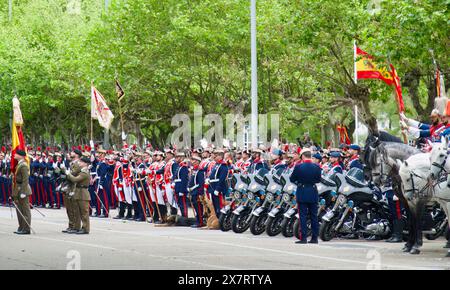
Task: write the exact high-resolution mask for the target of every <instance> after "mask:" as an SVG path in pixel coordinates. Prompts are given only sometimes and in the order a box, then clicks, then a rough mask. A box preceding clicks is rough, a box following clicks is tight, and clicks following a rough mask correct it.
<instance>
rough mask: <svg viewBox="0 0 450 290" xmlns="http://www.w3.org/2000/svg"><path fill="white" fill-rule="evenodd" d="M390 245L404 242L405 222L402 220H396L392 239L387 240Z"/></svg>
mask: <svg viewBox="0 0 450 290" xmlns="http://www.w3.org/2000/svg"><path fill="white" fill-rule="evenodd" d="M386 242H388V243H401V242H403V222H402V221H401V220H394V228H393V229H392V237H391V238H390V239H388V240H386Z"/></svg>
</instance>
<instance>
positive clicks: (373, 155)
mask: <svg viewBox="0 0 450 290" xmlns="http://www.w3.org/2000/svg"><path fill="white" fill-rule="evenodd" d="M370 150H371V152H370V154H369V157H368V160H367V163H366V164H367V166H368V167H369V168H370V170H371V175H372V181H373V182H374V183H375V184H376V185H381V184H382V183H383V182H384V181H385V180H386V178H388V176H389V174H390V172H391V169H392V166H391V163H392V160H390V158H389V156H388V152H387V150H386V148H385V147H384V145H383V144H376V147H373V146H370Z"/></svg>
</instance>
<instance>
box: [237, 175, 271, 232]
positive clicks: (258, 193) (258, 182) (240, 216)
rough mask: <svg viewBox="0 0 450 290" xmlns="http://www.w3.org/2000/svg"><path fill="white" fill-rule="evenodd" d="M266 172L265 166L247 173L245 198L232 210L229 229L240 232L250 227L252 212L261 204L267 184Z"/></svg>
mask: <svg viewBox="0 0 450 290" xmlns="http://www.w3.org/2000/svg"><path fill="white" fill-rule="evenodd" d="M268 172H269V171H268V170H267V169H266V168H261V169H260V170H258V172H256V173H250V174H248V178H249V183H248V184H249V185H248V188H247V198H246V200H245V201H244V202H242V204H240V205H239V206H238V207H237V208H236V209H235V210H234V211H233V216H232V218H231V229H232V230H233V232H235V233H237V234H240V233H243V232H245V231H246V230H248V228H249V227H250V221H251V219H252V212H253V211H254V210H255V209H257V208H258V207H259V206H261V204H262V202H261V201H262V198H263V197H262V196H263V193H264V192H265V190H266V187H267V185H268V182H267V179H266V178H265V176H266V175H267V173H268Z"/></svg>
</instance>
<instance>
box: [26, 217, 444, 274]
mask: <svg viewBox="0 0 450 290" xmlns="http://www.w3.org/2000/svg"><path fill="white" fill-rule="evenodd" d="M37 221H38V222H40V223H44V224H53V225H61V224H60V223H55V222H49V221H44V220H40V219H39V220H37ZM114 224H117V223H114ZM136 225H138V224H136ZM93 229H95V230H96V231H101V232H110V233H119V234H124V235H135V236H145V237H153V238H154V237H159V238H165V239H167V238H172V239H177V240H184V241H192V242H201V243H208V244H211V243H213V244H217V245H222V246H230V247H239V248H244V249H253V250H257V251H263V252H266V253H267V252H272V253H275V254H283V255H288V256H292V255H294V256H302V257H307V258H314V259H323V260H329V261H335V262H341V263H353V264H359V265H367V263H368V261H361V260H351V259H341V258H334V257H329V256H321V255H313V254H304V253H298V252H291V251H283V250H277V249H271V248H265V247H256V246H246V245H240V244H236V243H227V242H220V241H214V240H205V239H194V238H184V237H176V236H170V235H167V234H163V235H161V234H160V235H154V234H152V233H149V232H128V231H120V230H112V229H99V228H95V227H93ZM183 233H184V232H183ZM186 233H187V232H186ZM214 236H219V235H214ZM238 237H239V238H240V239H243V238H244V237H243V236H236V238H238ZM34 238H38V239H49V240H52V241H55V242H64V243H76V244H79V245H84V246H90V247H100V248H104V249H110V250H111V249H113V250H117V251H121V252H128V253H130V252H131V253H135V254H139V255H147V256H149V257H157V258H164V259H167V258H172V257H174V256H155V255H148V254H145V253H139V252H137V251H131V250H121V249H116V248H111V247H105V246H101V245H97V244H88V243H82V242H75V241H69V240H58V239H50V238H43V237H36V236H34ZM245 239H247V240H261V239H256V238H255V237H251V238H249V237H245ZM347 244H348V243H347ZM319 247H323V248H325V247H326V248H328V249H330V248H332V249H335V247H333V246H326V245H319ZM373 248H383V249H385V248H384V247H381V246H376V245H373ZM359 250H361V249H359ZM176 258H177V260H178V261H181V262H186V263H195V264H200V265H204V266H208V267H215V268H225V269H234V268H230V267H223V266H218V265H210V264H205V263H200V262H193V261H186V260H182V259H179V258H178V257H176ZM381 266H382V267H387V268H399V269H414V270H419V269H435V268H431V267H415V266H405V265H392V264H381ZM437 269H441V268H437Z"/></svg>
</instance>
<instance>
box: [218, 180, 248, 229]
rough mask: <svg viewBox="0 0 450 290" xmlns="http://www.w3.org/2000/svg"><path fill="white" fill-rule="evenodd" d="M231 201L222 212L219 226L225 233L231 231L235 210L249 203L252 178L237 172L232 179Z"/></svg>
mask: <svg viewBox="0 0 450 290" xmlns="http://www.w3.org/2000/svg"><path fill="white" fill-rule="evenodd" d="M230 183H231V184H230V185H231V201H230V202H229V203H228V204H227V205H226V206H224V207H223V208H222V209H221V210H220V213H221V214H220V218H219V226H220V229H221V230H222V231H224V232H227V231H229V230H231V219H232V217H233V209H235V208H236V207H238V206H239V205H241V204H243V203H244V202H245V201H247V189H248V186H249V184H250V178H249V177H248V176H247V175H245V174H241V173H240V172H238V171H236V172H235V173H234V174H233V176H232V177H231V182H230Z"/></svg>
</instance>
